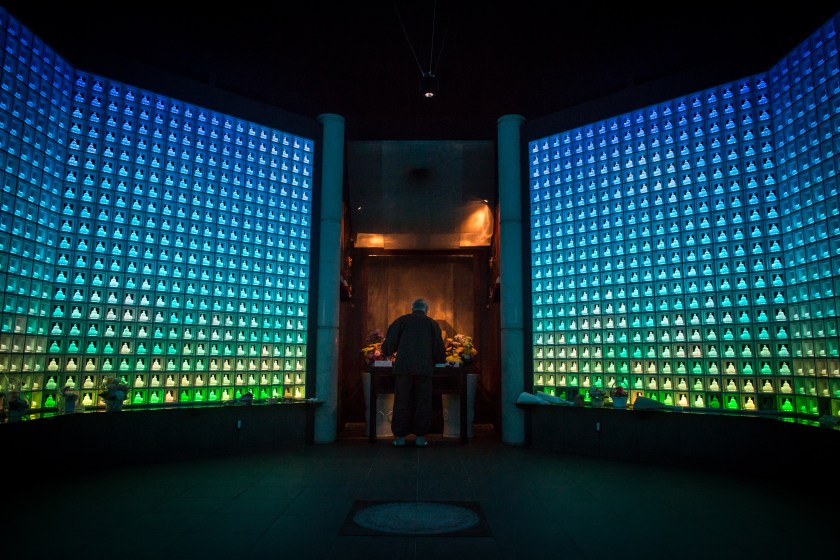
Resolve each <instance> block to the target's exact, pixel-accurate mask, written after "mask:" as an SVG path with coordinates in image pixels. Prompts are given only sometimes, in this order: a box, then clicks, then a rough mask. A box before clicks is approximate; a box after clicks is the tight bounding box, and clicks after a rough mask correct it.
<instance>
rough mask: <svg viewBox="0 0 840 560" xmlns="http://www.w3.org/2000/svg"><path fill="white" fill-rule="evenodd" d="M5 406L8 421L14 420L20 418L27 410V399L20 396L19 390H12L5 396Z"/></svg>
mask: <svg viewBox="0 0 840 560" xmlns="http://www.w3.org/2000/svg"><path fill="white" fill-rule="evenodd" d="M6 407H7V408H8V416H9V421H11V422H15V421H17V420H20V419H21V418H22V417H23V415H24V414H26V412H27V411H28V410H29V401H27V400H26V399H24V398H23V397H22V396H20V391H16V390H12V391H9V394H8V396H7V397H6Z"/></svg>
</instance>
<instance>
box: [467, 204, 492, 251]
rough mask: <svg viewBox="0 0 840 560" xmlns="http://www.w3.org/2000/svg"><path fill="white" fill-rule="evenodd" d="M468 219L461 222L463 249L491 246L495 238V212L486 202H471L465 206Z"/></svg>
mask: <svg viewBox="0 0 840 560" xmlns="http://www.w3.org/2000/svg"><path fill="white" fill-rule="evenodd" d="M464 210H465V213H466V217H465V218H464V219H463V220H462V221H461V227H460V231H461V243H460V245H461V247H483V246H486V245H490V239H491V238H492V237H493V212H492V211H491V210H490V207H489V206H487V204H486V203H485V202H478V201H476V202H470V203H468V204H466V205H465V206H464Z"/></svg>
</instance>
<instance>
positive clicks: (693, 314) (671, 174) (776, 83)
mask: <svg viewBox="0 0 840 560" xmlns="http://www.w3.org/2000/svg"><path fill="white" fill-rule="evenodd" d="M835 25H836V22H835V21H831V22H829V24H827V25H826V26H825V27H824V28H822V29H820V30H818V31H817V32H816V33H815V34H814V35H813V36H812V37H811V38H810V39H809V40H808V41H806V42H805V43H803V44H802V45H801V47H799V48H797V49H796V50H795V51H794V52H791V53H790V54H789V56H787V57H786V58H784V59H783V60H781V61H780V62H779V63H778V64H776V65H775V66H773V67H772V68H770V69H769V70H768V71H767V72H766V73H762V74H758V75H754V76H750V77H748V78H746V79H743V80H739V81H736V82H732V83H726V84H721V85H719V86H716V87H711V88H709V89H706V90H704V91H698V92H696V93H694V94H692V95H686V96H685V97H680V98H677V99H672V100H670V101H666V102H663V103H658V104H656V105H651V106H648V107H642V108H640V109H638V110H636V111H632V112H630V113H627V114H621V115H618V116H615V117H613V118H608V119H605V120H603V121H599V122H594V123H591V124H587V125H585V126H581V127H579V128H575V129H573V130H565V131H562V132H559V133H557V134H553V135H551V136H548V137H544V138H539V139H537V140H534V141H532V142H530V143H529V158H530V162H529V163H530V164H529V177H530V184H529V197H530V212H529V220H530V248H529V250H530V259H531V267H530V273H531V289H530V298H531V301H530V304H531V319H532V325H531V328H532V336H533V346H532V351H533V390H534V391H540V390H541V391H547V392H551V393H556V394H564V395H566V396H567V398H570V397H571V396H574V395H575V394H578V393H579V392H582V393H586V394H588V391H587V389H588V388H590V387H595V386H601V387H603V388H609V387H612V386H614V385H616V384H622V385H624V386H626V387H627V388H628V389H630V393H631V395H632V396H633V398H635V396H637V395H643V396H645V397H648V398H653V399H656V400H658V401H660V402H663V403H667V404H673V405H681V406H684V407H698V408H700V407H717V408H726V409H736V410H753V409H755V410H775V411H780V412H796V413H805V414H808V415H822V414H833V415H838V414H840V411H838V409H840V358H838V341H840V339H839V338H838V327H837V322H838V318H837V309H838V307H840V305H838V298H837V294H838V291H840V196H839V195H838V177H837V175H836V171H837V166H838V154H840V66H839V65H838V53H837V49H838V40H837V36H836V32H835Z"/></svg>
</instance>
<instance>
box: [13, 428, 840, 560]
mask: <svg viewBox="0 0 840 560" xmlns="http://www.w3.org/2000/svg"><path fill="white" fill-rule="evenodd" d="M363 432H364V426H363V425H362V426H361V428H359V427H358V426H351V427H348V429H346V430H345V431H343V432H341V433H340V434H339V439H338V440H337V441H336V442H335V443H331V444H317V445H306V444H299V445H297V444H295V445H293V446H291V447H289V448H288V449H284V450H281V451H271V452H266V453H258V454H249V455H241V456H236V457H229V458H217V459H201V460H191V461H183V462H164V463H158V464H153V465H145V466H131V467H125V468H112V469H105V470H96V471H94V470H91V471H90V472H88V473H84V474H81V475H72V476H66V475H63V474H62V465H63V464H64V463H65V462H66V461H72V460H73V459H72V457H52V456H49V454H45V456H44V465H43V467H44V468H43V472H32V473H21V472H15V470H14V460H13V453H11V452H10V450H3V458H4V462H5V466H4V469H3V472H4V483H5V484H4V486H5V493H6V498H5V499H4V507H3V508H2V514H0V515H1V516H0V528H2V536H3V546H2V557H3V558H10V559H11V558H36V559H40V558H109V559H110V558H123V559H126V558H129V559H130V558H142V559H192V558H203V559H211V558H278V559H280V558H282V559H301V560H303V559H348V560H351V559H357V558H358V559H364V560H376V559H383V560H385V559H387V560H395V559H399V560H411V559H421V558H423V559H425V558H428V559H450V558H452V559H458V560H472V559H475V560H502V559H504V560H520V559H522V560H524V559H531V558H568V559H593V560H597V559H605V560H606V559H610V560H612V559H614V558H622V559H635V558H639V559H642V558H644V559H648V560H649V559H658V558H680V559H682V560H687V559H698V560H700V559H702V560H710V559H711V560H723V559H740V560H742V559H754V558H755V559H762V560H767V559H776V558H779V559H786V560H790V559H808V558H813V559H817V558H830V557H836V554H835V553H834V551H835V550H836V549H835V544H834V543H833V538H834V536H836V529H837V521H836V519H837V517H836V512H832V511H829V506H830V505H831V503H832V502H833V495H834V494H835V493H836V490H835V489H834V488H833V486H831V485H830V484H829V483H828V482H826V481H827V480H829V478H826V476H827V473H821V475H820V476H819V477H813V478H812V477H803V476H801V475H794V474H792V475H791V476H790V477H789V478H782V479H768V478H766V477H762V476H761V466H760V465H756V468H755V469H748V470H745V469H734V468H733V469H724V470H723V471H721V472H709V471H707V470H705V471H704V470H696V469H693V468H691V466H690V465H686V466H685V467H684V468H683V467H680V468H677V467H673V466H672V467H660V466H650V465H641V464H636V463H627V462H622V461H603V460H596V459H588V458H581V457H573V456H566V455H562V454H559V453H552V452H547V451H540V450H536V449H533V448H529V447H523V446H514V445H508V444H505V443H502V442H501V441H500V438H499V436H498V434H497V433H496V432H495V431H494V430H493V429H492V426H483V425H477V426H476V427H475V437H474V438H472V439H471V440H470V442H469V443H468V444H466V445H461V444H459V443H458V442H457V440H453V439H450V438H443V437H442V436H441V435H439V434H438V435H437V437H435V436H434V435H432V436H431V438H430V439H431V445H430V446H429V447H427V448H416V447H414V446H406V447H404V448H395V447H393V446H392V445H391V444H390V443H391V442H390V439H380V440H378V441H377V442H376V443H375V444H370V443H368V441H367V439H366V438H365V437H364V434H363ZM84 452H85V451H84V449H83V448H80V449H79V453H84ZM360 502H365V503H367V502H390V503H411V502H414V503H417V504H428V503H448V504H476V505H477V506H478V507H479V508H480V512H481V516H482V517H483V520H482V522H483V523H486V526H485V527H484V529H485V530H484V531H483V532H482V531H473V532H470V531H461V532H458V531H455V532H453V531H447V530H444V531H431V532H429V533H428V534H424V535H420V534H417V531H416V530H415V531H414V533H412V528H414V529H417V527H421V526H422V522H421V521H420V520H417V523H415V521H413V520H411V517H410V515H409V520H408V521H407V522H406V521H405V520H404V523H408V527H409V528H408V529H406V528H405V526H404V527H403V528H402V529H400V530H399V531H398V532H397V533H396V534H394V533H393V532H392V533H391V534H388V532H387V531H386V532H382V531H378V530H377V531H375V532H374V533H375V534H367V535H362V534H353V532H352V531H350V532H348V531H347V530H346V529H347V521H348V515H349V514H350V513H351V512H353V510H354V507H355V508H356V509H357V510H358V505H359V503H360ZM416 513H417V515H418V516H425V515H429V512H428V510H426V511H423V512H420V510H419V509H418V510H417V511H416ZM436 515H445V514H444V513H441V512H438V513H437V514H436ZM418 519H419V518H418ZM427 522H429V523H432V524H433V523H435V522H437V521H436V520H433V519H427Z"/></svg>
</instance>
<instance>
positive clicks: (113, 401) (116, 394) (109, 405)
mask: <svg viewBox="0 0 840 560" xmlns="http://www.w3.org/2000/svg"><path fill="white" fill-rule="evenodd" d="M127 395H128V385H127V384H126V383H125V382H124V381H122V380H121V379H120V378H118V377H113V376H109V377H106V378H104V379H103V380H102V385H101V387H100V390H99V396H100V397H101V398H102V400H103V401H105V410H107V411H108V412H117V411H119V410H121V409H122V406H123V402H124V401H125V397H126V396H127Z"/></svg>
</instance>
